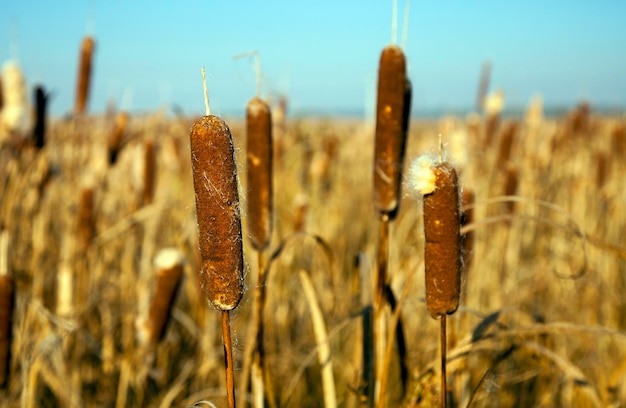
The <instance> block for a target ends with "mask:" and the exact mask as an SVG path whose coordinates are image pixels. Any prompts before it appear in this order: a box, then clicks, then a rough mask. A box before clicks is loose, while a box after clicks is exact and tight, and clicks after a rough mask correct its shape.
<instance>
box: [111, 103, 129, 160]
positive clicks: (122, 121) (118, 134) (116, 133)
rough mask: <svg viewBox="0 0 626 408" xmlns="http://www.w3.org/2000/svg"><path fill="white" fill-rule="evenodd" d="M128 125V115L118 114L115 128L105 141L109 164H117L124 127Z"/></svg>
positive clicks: (124, 113)
mask: <svg viewBox="0 0 626 408" xmlns="http://www.w3.org/2000/svg"><path fill="white" fill-rule="evenodd" d="M127 124H128V113H126V112H120V113H118V114H117V116H115V127H114V128H113V132H111V134H110V135H109V138H108V140H107V151H108V156H109V164H110V165H114V164H115V163H116V162H117V157H118V156H119V152H120V149H121V148H122V141H123V138H124V132H125V131H126V125H127Z"/></svg>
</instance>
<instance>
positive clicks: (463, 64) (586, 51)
mask: <svg viewBox="0 0 626 408" xmlns="http://www.w3.org/2000/svg"><path fill="white" fill-rule="evenodd" d="M404 11H405V2H404V1H399V4H398V42H402V38H403V35H402V26H403V21H404ZM409 15H410V18H409V25H408V31H407V33H406V44H405V51H406V55H407V58H408V63H409V74H410V77H411V79H412V81H413V86H414V103H413V114H416V115H421V116H439V115H442V114H450V113H454V114H459V113H467V112H468V111H471V110H472V109H474V106H475V99H476V89H477V84H478V78H479V76H480V71H481V66H483V64H485V63H490V64H491V81H490V88H491V90H496V89H501V90H503V91H504V92H505V94H506V107H505V112H509V113H513V112H519V111H521V110H523V109H524V107H525V106H526V105H527V104H528V102H529V101H530V99H531V98H532V97H533V96H536V95H541V96H542V97H543V101H544V106H545V108H546V111H547V113H550V112H551V111H553V112H554V111H558V110H559V109H567V108H569V107H572V106H573V105H575V104H576V103H578V102H580V101H582V100H586V101H588V102H590V103H591V104H592V105H593V106H594V109H597V110H601V111H602V110H604V111H607V110H609V111H610V110H615V109H616V108H620V107H624V106H625V105H626V76H625V74H624V73H625V72H626V53H625V52H624V50H626V24H624V16H626V3H625V2H621V1H595V2H587V1H551V2H542V1H524V2H521V1H518V2H500V1H466V2H460V1H457V2H445V3H442V2H425V1H413V2H411V5H410V13H409ZM391 16H392V7H391V2H390V1H386V0H385V1H376V2H374V1H356V0H351V1H342V2H333V1H328V0H321V1H315V2H312V1H299V2H286V1H265V2H254V1H237V2H223V1H185V2H170V1H162V0H156V1H126V2H121V1H106V2H105V1H95V0H91V1H70V2H66V3H63V5H62V6H61V5H55V6H52V5H51V4H50V3H48V2H43V1H21V2H16V1H2V2H0V61H1V62H5V61H7V60H10V59H12V60H18V61H19V63H20V65H21V67H22V68H23V70H24V73H25V76H26V78H27V81H28V83H29V85H31V86H32V85H34V84H35V83H43V84H44V86H45V87H46V88H47V89H49V90H50V91H52V93H53V95H54V97H53V99H52V101H51V105H50V112H51V114H52V115H53V116H60V115H63V114H65V113H68V112H69V111H70V110H71V107H72V104H73V100H74V89H75V81H76V79H75V78H76V74H77V69H78V54H79V47H80V42H81V40H82V38H83V37H84V36H85V35H87V34H90V35H93V36H94V38H95V41H96V52H95V61H94V78H93V83H92V86H93V89H92V93H91V97H90V103H89V110H90V111H91V112H98V111H103V110H104V109H105V108H106V105H107V103H115V104H117V105H118V106H120V108H121V109H124V110H127V111H130V112H135V113H136V112H145V111H153V110H156V109H159V108H162V107H168V108H170V107H172V106H176V107H178V108H180V109H182V111H183V112H184V113H186V114H199V113H200V112H202V109H203V94H202V87H201V77H200V67H201V66H205V67H206V70H207V75H208V85H209V90H210V94H211V101H212V105H213V109H214V110H215V111H216V112H217V113H219V114H223V115H241V114H243V109H244V106H245V103H246V102H247V100H248V99H249V98H250V96H251V95H252V94H253V93H254V92H255V74H254V63H253V61H252V59H250V58H243V59H237V60H234V59H233V58H232V57H233V56H234V55H236V54H240V53H242V52H246V51H250V50H256V51H258V52H259V53H260V55H261V63H262V72H263V88H262V93H263V96H264V97H274V98H276V97H277V96H278V95H285V96H287V97H288V99H289V101H290V113H292V114H295V115H310V114H322V115H337V116H357V117H358V116H362V115H367V116H370V115H371V114H373V110H374V105H375V96H376V95H375V83H376V70H377V65H378V58H379V54H380V50H381V49H382V47H383V46H385V45H386V44H388V43H389V42H390V41H391V21H392V18H391Z"/></svg>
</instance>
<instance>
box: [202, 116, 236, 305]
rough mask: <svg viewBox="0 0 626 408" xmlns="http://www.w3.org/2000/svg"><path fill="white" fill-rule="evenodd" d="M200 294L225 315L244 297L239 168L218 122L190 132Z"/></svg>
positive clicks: (212, 119) (208, 120)
mask: <svg viewBox="0 0 626 408" xmlns="http://www.w3.org/2000/svg"><path fill="white" fill-rule="evenodd" d="M190 142H191V164H192V170H193V184H194V190H195V193H196V212H197V217H198V230H199V238H200V242H199V246H200V256H201V258H202V268H201V271H200V281H201V288H202V290H203V291H204V293H205V294H206V296H207V298H208V299H209V301H210V302H211V304H213V306H215V307H216V308H217V309H220V310H222V311H228V310H231V309H234V308H235V307H237V305H238V304H239V300H240V299H241V296H242V295H243V248H242V241H241V217H240V215H239V193H238V190H237V188H238V186H237V168H236V165H235V157H234V147H233V142H232V136H231V133H230V129H229V128H228V125H226V122H224V121H223V120H222V119H220V118H218V117H217V116H213V115H210V116H204V117H202V118H200V119H199V120H197V121H196V122H195V123H194V124H193V126H192V127H191V134H190Z"/></svg>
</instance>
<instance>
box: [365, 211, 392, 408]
mask: <svg viewBox="0 0 626 408" xmlns="http://www.w3.org/2000/svg"><path fill="white" fill-rule="evenodd" d="M388 258H389V215H388V214H387V213H381V217H380V223H379V235H378V254H377V264H378V271H377V274H376V295H375V298H374V375H375V378H376V379H375V382H374V393H373V396H374V399H373V400H372V401H370V406H374V404H375V402H376V401H379V402H380V404H378V406H384V403H383V402H384V398H383V396H381V395H380V385H381V380H382V378H381V377H382V375H383V360H384V357H385V333H384V327H385V326H384V303H385V296H384V293H385V287H386V285H387V262H388ZM370 395H372V394H371V393H370Z"/></svg>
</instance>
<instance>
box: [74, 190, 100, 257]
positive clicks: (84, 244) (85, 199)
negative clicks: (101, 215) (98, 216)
mask: <svg viewBox="0 0 626 408" xmlns="http://www.w3.org/2000/svg"><path fill="white" fill-rule="evenodd" d="M95 231H96V228H95V216H94V191H93V188H91V187H85V188H83V190H82V191H81V193H80V203H79V206H78V240H79V247H80V250H81V251H86V250H87V249H88V248H89V245H90V244H91V241H92V239H93V237H94V236H95Z"/></svg>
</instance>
